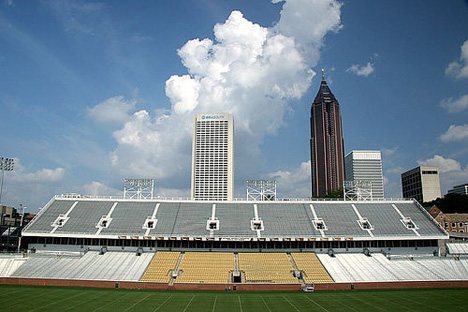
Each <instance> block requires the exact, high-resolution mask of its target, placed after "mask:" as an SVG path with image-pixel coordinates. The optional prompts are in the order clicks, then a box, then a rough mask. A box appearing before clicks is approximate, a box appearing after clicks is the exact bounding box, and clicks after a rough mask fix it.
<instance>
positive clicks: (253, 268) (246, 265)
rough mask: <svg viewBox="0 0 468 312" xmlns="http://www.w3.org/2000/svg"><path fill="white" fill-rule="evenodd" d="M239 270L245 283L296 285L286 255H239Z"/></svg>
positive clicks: (296, 281)
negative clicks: (242, 273)
mask: <svg viewBox="0 0 468 312" xmlns="http://www.w3.org/2000/svg"><path fill="white" fill-rule="evenodd" d="M238 256H239V270H240V271H243V272H244V276H245V281H246V282H262V283H288V284H291V283H293V284H294V283H298V282H299V281H298V280H297V278H295V277H294V276H293V275H292V271H293V270H294V268H293V266H292V265H291V262H290V261H289V258H288V256H287V254H286V253H239V254H238Z"/></svg>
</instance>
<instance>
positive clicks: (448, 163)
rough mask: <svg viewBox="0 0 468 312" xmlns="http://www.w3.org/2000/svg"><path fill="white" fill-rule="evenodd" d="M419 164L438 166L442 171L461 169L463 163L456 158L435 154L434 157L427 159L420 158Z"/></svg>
mask: <svg viewBox="0 0 468 312" xmlns="http://www.w3.org/2000/svg"><path fill="white" fill-rule="evenodd" d="M418 164H419V165H420V166H433V167H438V168H439V172H440V173H446V172H450V171H460V170H461V165H460V163H459V162H458V161H456V160H455V159H450V158H444V157H443V156H440V155H434V157H432V158H430V159H426V160H419V161H418Z"/></svg>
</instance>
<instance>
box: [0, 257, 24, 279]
mask: <svg viewBox="0 0 468 312" xmlns="http://www.w3.org/2000/svg"><path fill="white" fill-rule="evenodd" d="M25 262H26V259H25V258H23V257H22V256H21V255H20V256H18V255H2V256H0V277H6V276H11V274H13V272H15V271H16V270H17V269H18V268H19V267H20V266H21V265H23V264H24V263H25Z"/></svg>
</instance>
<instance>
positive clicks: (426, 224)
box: [395, 203, 440, 235]
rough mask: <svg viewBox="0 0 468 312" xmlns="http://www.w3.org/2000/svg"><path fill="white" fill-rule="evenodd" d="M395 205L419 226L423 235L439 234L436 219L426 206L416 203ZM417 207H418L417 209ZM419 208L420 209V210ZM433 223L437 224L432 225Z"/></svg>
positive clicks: (419, 230) (419, 231)
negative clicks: (426, 209)
mask: <svg viewBox="0 0 468 312" xmlns="http://www.w3.org/2000/svg"><path fill="white" fill-rule="evenodd" d="M395 206H396V207H397V208H398V209H399V210H400V211H401V213H402V214H403V215H404V216H405V217H409V218H411V220H413V222H414V223H416V224H417V225H418V227H419V229H418V233H419V234H422V235H437V233H439V232H440V229H438V226H439V225H438V224H436V221H435V220H434V219H433V218H432V217H431V216H430V215H429V213H427V212H426V211H425V210H424V208H422V207H421V206H419V204H416V205H415V203H396V204H395ZM415 207H416V208H417V209H415ZM418 210H419V211H418ZM431 223H433V224H435V225H436V226H431Z"/></svg>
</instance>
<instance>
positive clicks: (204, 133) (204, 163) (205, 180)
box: [191, 114, 234, 200]
mask: <svg viewBox="0 0 468 312" xmlns="http://www.w3.org/2000/svg"><path fill="white" fill-rule="evenodd" d="M233 194H234V119H233V117H232V115H230V114H197V115H196V116H195V121H194V124H193V144H192V196H191V197H192V199H194V200H232V198H233Z"/></svg>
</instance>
